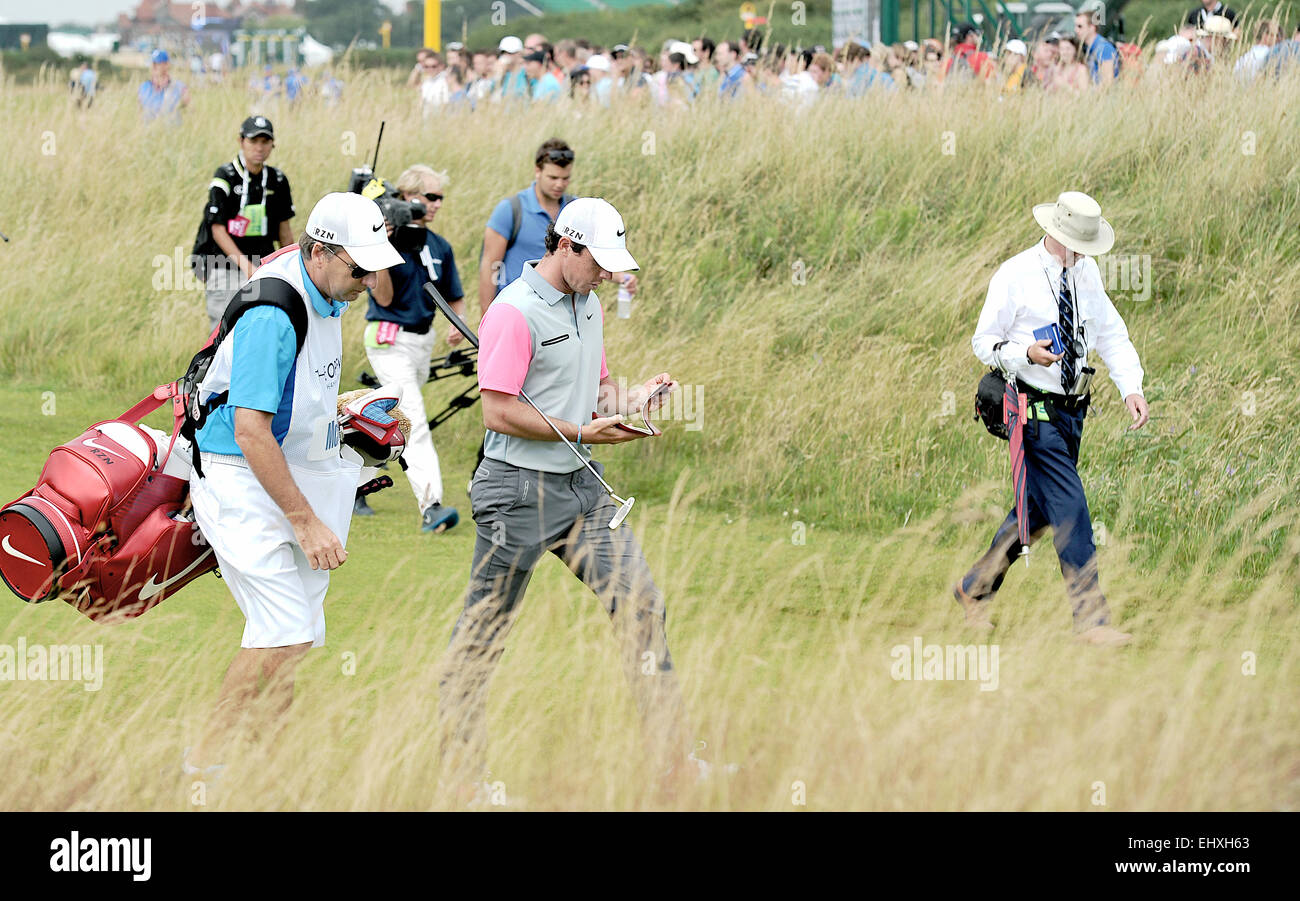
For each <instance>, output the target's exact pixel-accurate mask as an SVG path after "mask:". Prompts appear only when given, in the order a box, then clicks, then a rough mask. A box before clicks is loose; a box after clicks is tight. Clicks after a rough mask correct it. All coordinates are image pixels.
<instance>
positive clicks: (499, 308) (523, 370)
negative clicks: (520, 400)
mask: <svg viewBox="0 0 1300 901" xmlns="http://www.w3.org/2000/svg"><path fill="white" fill-rule="evenodd" d="M478 340H479V351H478V386H479V388H480V389H481V390H485V391H500V392H501V393H502V394H513V395H516V396H518V394H519V392H520V391H522V390H523V387H524V378H525V376H527V375H528V364H529V363H531V362H532V361H533V337H532V334H531V333H530V332H529V331H528V323H527V322H525V321H524V314H523V313H521V312H519V310H518V309H516V308H515V307H512V306H510V304H508V303H500V302H497V303H494V304H492V305H491V306H490V307H488V310H487V312H486V313H484V314H483V321H482V322H480V323H479V331H478Z"/></svg>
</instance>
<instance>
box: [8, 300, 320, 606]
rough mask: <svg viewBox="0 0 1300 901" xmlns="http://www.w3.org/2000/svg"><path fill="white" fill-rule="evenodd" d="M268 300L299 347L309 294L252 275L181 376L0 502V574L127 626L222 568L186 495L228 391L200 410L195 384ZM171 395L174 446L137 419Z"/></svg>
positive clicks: (58, 453) (36, 596) (32, 596)
mask: <svg viewBox="0 0 1300 901" xmlns="http://www.w3.org/2000/svg"><path fill="white" fill-rule="evenodd" d="M263 305H273V306H277V307H280V308H281V309H283V310H285V311H286V312H287V313H288V314H289V319H290V321H291V322H292V323H293V327H294V332H295V334H296V337H297V343H298V350H299V351H301V350H302V344H303V339H304V336H305V335H306V331H307V314H306V307H305V306H304V305H303V301H302V299H301V298H300V297H299V296H298V295H297V293H296V292H295V291H294V290H293V289H292V288H291V287H289V286H288V284H287V283H286V282H284V281H282V280H281V279H276V278H262V279H254V280H252V281H250V282H248V284H246V285H245V286H244V287H243V288H241V289H240V290H239V291H238V292H236V293H235V295H234V296H233V297H232V298H231V301H230V304H229V306H228V307H227V308H226V312H225V315H223V316H222V319H221V323H220V324H219V325H218V326H217V328H216V329H215V330H214V331H213V333H212V335H211V336H210V337H209V339H208V343H207V344H205V345H204V346H203V348H202V349H201V350H199V352H198V353H196V354H195V355H194V358H193V359H192V360H191V361H190V366H189V369H188V371H187V372H186V373H185V375H184V376H183V377H182V378H180V379H179V380H177V381H175V382H172V383H171V384H170V385H163V386H161V387H158V388H156V389H154V391H153V392H152V393H151V394H150V395H149V396H148V397H146V398H145V399H144V400H142V401H140V403H138V404H136V405H135V406H134V407H132V408H131V409H129V410H127V411H126V412H125V413H123V414H122V415H121V416H119V417H118V418H117V419H113V420H109V421H107V422H101V423H97V424H95V425H93V426H91V427H90V428H89V429H87V430H86V431H85V432H83V433H82V434H81V435H80V436H78V437H77V438H75V439H73V440H72V441H69V442H68V443H67V444H63V445H61V446H59V447H56V448H55V449H54V450H53V451H52V452H51V453H50V456H49V459H48V460H46V461H45V468H44V469H42V470H41V476H40V479H39V480H38V481H37V483H36V487H35V488H33V489H32V490H31V491H29V492H27V493H26V494H24V495H23V496H22V497H20V498H18V499H17V500H16V501H13V502H12V503H9V504H6V505H5V506H4V507H0V578H3V580H4V583H5V584H6V585H8V586H9V588H10V589H11V590H12V591H13V592H14V593H15V594H17V595H18V596H19V597H20V598H22V599H23V600H25V601H29V602H33V603H35V602H40V601H49V600H54V599H55V598H61V599H63V600H65V601H67V602H68V603H69V604H72V605H73V606H74V607H76V608H77V609H78V610H80V611H81V612H82V613H84V614H85V615H86V616H88V617H90V618H91V619H92V620H96V621H121V620H122V619H127V618H130V617H135V616H139V615H140V614H141V613H144V612H145V611H146V610H149V609H150V608H152V607H154V606H156V605H158V604H159V603H161V602H162V601H164V600H166V599H167V598H168V597H170V596H171V595H173V594H175V593H176V592H177V591H179V590H180V589H181V588H183V587H184V586H185V585H188V584H189V583H190V582H193V581H194V580H195V579H197V578H198V577H199V576H201V575H203V574H204V573H208V572H211V571H212V570H214V569H216V567H217V559H216V554H215V553H214V552H213V550H212V548H211V547H209V546H208V544H207V542H206V541H204V539H203V535H202V534H201V533H200V532H199V529H198V526H197V524H196V523H195V522H194V520H193V517H192V515H190V513H189V505H188V497H189V489H190V472H191V470H192V469H196V468H197V467H195V464H196V463H197V461H198V452H197V451H198V448H197V442H195V441H194V435H195V433H196V432H197V430H198V429H199V428H201V427H202V426H203V422H204V420H205V419H206V418H207V414H208V412H209V410H210V409H211V407H212V406H213V405H214V404H216V403H220V402H221V401H222V400H224V398H223V397H218V398H215V399H212V400H210V401H209V403H207V404H204V405H200V404H199V403H198V402H197V394H198V385H199V383H200V382H201V381H202V379H203V376H204V375H205V374H206V373H207V370H208V366H209V365H210V364H211V362H212V358H213V357H214V356H215V354H216V349H217V346H218V345H219V344H220V343H221V341H222V340H224V339H225V338H226V336H228V335H229V334H230V333H231V332H232V331H233V330H234V326H235V321H236V320H237V319H238V318H239V317H240V316H241V315H242V314H243V313H245V312H247V311H248V310H250V309H252V308H254V307H257V306H263ZM191 398H194V402H193V403H189V401H190V400H191ZM169 400H170V401H171V404H172V417H173V420H174V421H173V426H172V434H171V439H170V441H169V440H168V436H166V435H164V434H163V433H162V432H159V431H157V430H155V429H150V428H149V427H147V426H141V425H140V424H139V423H140V420H141V419H143V418H144V417H146V416H148V415H149V414H150V413H152V412H153V411H154V410H157V409H158V408H159V407H160V406H162V405H163V404H164V403H166V402H167V401H169ZM197 471H198V472H199V475H200V476H201V475H202V470H201V469H200V470H197Z"/></svg>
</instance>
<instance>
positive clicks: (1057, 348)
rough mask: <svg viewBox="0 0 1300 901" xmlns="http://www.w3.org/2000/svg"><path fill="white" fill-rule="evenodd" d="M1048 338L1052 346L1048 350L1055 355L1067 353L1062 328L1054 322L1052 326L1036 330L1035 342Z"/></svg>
mask: <svg viewBox="0 0 1300 901" xmlns="http://www.w3.org/2000/svg"><path fill="white" fill-rule="evenodd" d="M1044 338H1046V339H1047V340H1048V341H1051V342H1052V344H1051V346H1050V347H1048V348H1047V349H1048V350H1050V351H1051V352H1052V353H1054V354H1063V353H1065V341H1064V340H1063V339H1062V338H1061V326H1060V324H1059V323H1056V322H1053V323H1052V324H1051V325H1045V326H1043V327H1042V328H1036V329H1034V340H1036V341H1042V340H1043V339H1044Z"/></svg>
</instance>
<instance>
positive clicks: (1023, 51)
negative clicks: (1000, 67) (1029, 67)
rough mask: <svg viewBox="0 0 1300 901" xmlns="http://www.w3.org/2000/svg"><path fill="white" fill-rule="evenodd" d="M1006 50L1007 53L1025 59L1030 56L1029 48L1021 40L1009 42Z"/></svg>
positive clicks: (1016, 39)
mask: <svg viewBox="0 0 1300 901" xmlns="http://www.w3.org/2000/svg"><path fill="white" fill-rule="evenodd" d="M1006 50H1007V53H1019V54H1020V55H1021V56H1024V57H1028V56H1029V48H1028V47H1026V46H1025V42H1024V41H1022V40H1020V39H1019V38H1012V39H1011V40H1009V41H1007V47H1006Z"/></svg>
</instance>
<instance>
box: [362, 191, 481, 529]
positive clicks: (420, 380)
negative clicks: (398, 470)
mask: <svg viewBox="0 0 1300 901" xmlns="http://www.w3.org/2000/svg"><path fill="white" fill-rule="evenodd" d="M446 185H447V176H446V174H445V173H438V172H435V171H434V170H433V169H432V168H430V167H429V166H425V165H414V166H411V167H410V168H409V169H407V170H406V171H405V172H403V173H402V174H401V176H399V177H398V179H397V183H396V186H395V187H396V196H393V195H392V194H389V195H385V196H383V197H380V198H379V199H378V200H377V202H378V203H379V208H380V209H381V210H382V211H383V213H384V221H385V223H386V224H387V226H388V233H389V235H390V236H391V241H392V244H393V246H394V247H396V248H397V251H398V253H400V254H401V256H402V263H401V265H399V266H393V267H392V268H391V269H386V270H384V271H382V272H379V273H378V274H377V278H376V284H375V287H374V288H373V289H371V292H370V309H369V310H368V311H367V312H366V319H367V320H368V321H369V325H367V327H366V339H365V340H366V357H367V359H369V360H370V365H371V366H373V367H374V370H375V375H376V376H377V377H378V378H379V381H380V382H381V383H383V384H385V385H396V386H399V387H400V388H401V391H402V409H403V410H404V411H405V412H406V414H407V415H408V416H409V417H410V419H411V434H410V437H409V438H408V439H407V444H406V451H405V453H404V454H403V455H402V457H403V459H404V460H405V461H406V466H407V468H406V477H407V479H408V480H409V481H410V483H411V490H412V491H413V492H414V494H415V500H416V503H417V504H418V505H419V509H420V513H421V523H420V528H421V530H422V531H425V532H443V531H446V530H447V529H450V528H451V527H452V526H454V525H456V523H457V522H459V521H460V514H459V513H457V511H456V509H455V508H454V507H444V506H442V473H441V471H440V470H439V468H438V452H437V451H436V450H434V447H433V437H432V435H430V433H429V420H428V416H427V415H426V414H425V410H424V398H423V394H422V391H421V386H422V385H423V384H424V383H425V381H426V380H427V378H428V375H429V358H430V357H431V356H432V354H433V349H434V346H435V344H436V343H437V340H438V335H437V332H436V330H435V329H434V328H433V319H434V312H435V309H434V306H433V302H432V301H431V300H430V299H429V295H428V293H427V292H425V290H424V286H425V284H426V283H428V282H432V283H433V286H434V287H435V288H437V290H438V293H439V294H441V295H442V296H443V297H445V298H446V299H447V301H448V302H449V303H450V304H451V306H452V308H453V309H455V311H456V312H457V313H458V314H460V315H461V316H464V315H465V301H464V299H463V298H464V293H465V292H464V291H463V290H462V289H461V285H460V274H459V273H458V272H457V271H456V261H455V258H454V257H453V255H452V250H451V245H450V244H449V243H448V242H447V240H446V239H445V238H443V237H442V236H441V235H438V234H436V233H434V232H433V231H432V230H431V229H429V228H428V227H427V226H428V225H429V224H430V223H431V222H432V221H433V217H434V216H435V215H437V213H438V210H439V209H441V207H442V195H443V191H444V189H445V188H446ZM461 340H462V338H461V334H460V332H458V331H456V329H455V328H452V327H449V328H448V331H447V344H448V345H450V346H453V347H454V346H455V345H457V344H459V343H460V342H461ZM354 512H356V513H359V514H361V515H363V516H365V515H369V514H371V513H373V511H372V510H371V509H370V507H369V506H367V505H366V502H365V498H364V497H359V498H357V500H356V506H355V510H354Z"/></svg>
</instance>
